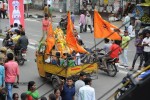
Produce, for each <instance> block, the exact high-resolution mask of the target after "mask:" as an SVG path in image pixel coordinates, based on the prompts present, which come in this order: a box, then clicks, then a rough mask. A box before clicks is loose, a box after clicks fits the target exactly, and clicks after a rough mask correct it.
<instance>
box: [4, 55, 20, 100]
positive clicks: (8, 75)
mask: <svg viewBox="0 0 150 100" xmlns="http://www.w3.org/2000/svg"><path fill="white" fill-rule="evenodd" d="M13 58H14V57H13V54H12V53H9V54H7V62H6V63H5V64H4V67H5V85H6V89H7V91H8V95H7V100H12V88H13V84H14V83H15V80H16V77H17V83H19V66H18V64H17V62H15V61H13Z"/></svg>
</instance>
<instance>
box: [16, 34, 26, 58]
mask: <svg viewBox="0 0 150 100" xmlns="http://www.w3.org/2000/svg"><path fill="white" fill-rule="evenodd" d="M28 44H29V41H28V38H27V36H26V35H25V32H21V37H20V38H19V39H18V41H17V44H16V45H15V48H14V53H15V55H16V54H17V51H18V50H20V49H23V50H27V46H28Z"/></svg>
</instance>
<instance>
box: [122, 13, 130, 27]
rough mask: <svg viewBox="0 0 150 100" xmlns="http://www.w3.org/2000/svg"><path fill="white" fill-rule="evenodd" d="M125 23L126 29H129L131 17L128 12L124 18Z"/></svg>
mask: <svg viewBox="0 0 150 100" xmlns="http://www.w3.org/2000/svg"><path fill="white" fill-rule="evenodd" d="M123 24H124V25H125V30H128V27H129V25H130V17H129V15H128V14H126V17H125V18H124V22H123Z"/></svg>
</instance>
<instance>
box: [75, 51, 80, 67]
mask: <svg viewBox="0 0 150 100" xmlns="http://www.w3.org/2000/svg"><path fill="white" fill-rule="evenodd" d="M75 64H76V65H81V57H80V53H77V54H76V60H75Z"/></svg>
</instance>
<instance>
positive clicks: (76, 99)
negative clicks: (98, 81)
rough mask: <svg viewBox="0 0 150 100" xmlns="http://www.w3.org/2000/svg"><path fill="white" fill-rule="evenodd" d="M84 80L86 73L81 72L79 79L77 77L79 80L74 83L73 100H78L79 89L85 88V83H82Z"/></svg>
mask: <svg viewBox="0 0 150 100" xmlns="http://www.w3.org/2000/svg"><path fill="white" fill-rule="evenodd" d="M85 78H86V73H84V72H81V73H80V77H79V80H77V81H76V82H75V92H76V94H75V100H78V96H79V89H80V88H81V87H82V86H85V83H84V81H83V80H84V79H85Z"/></svg>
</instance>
